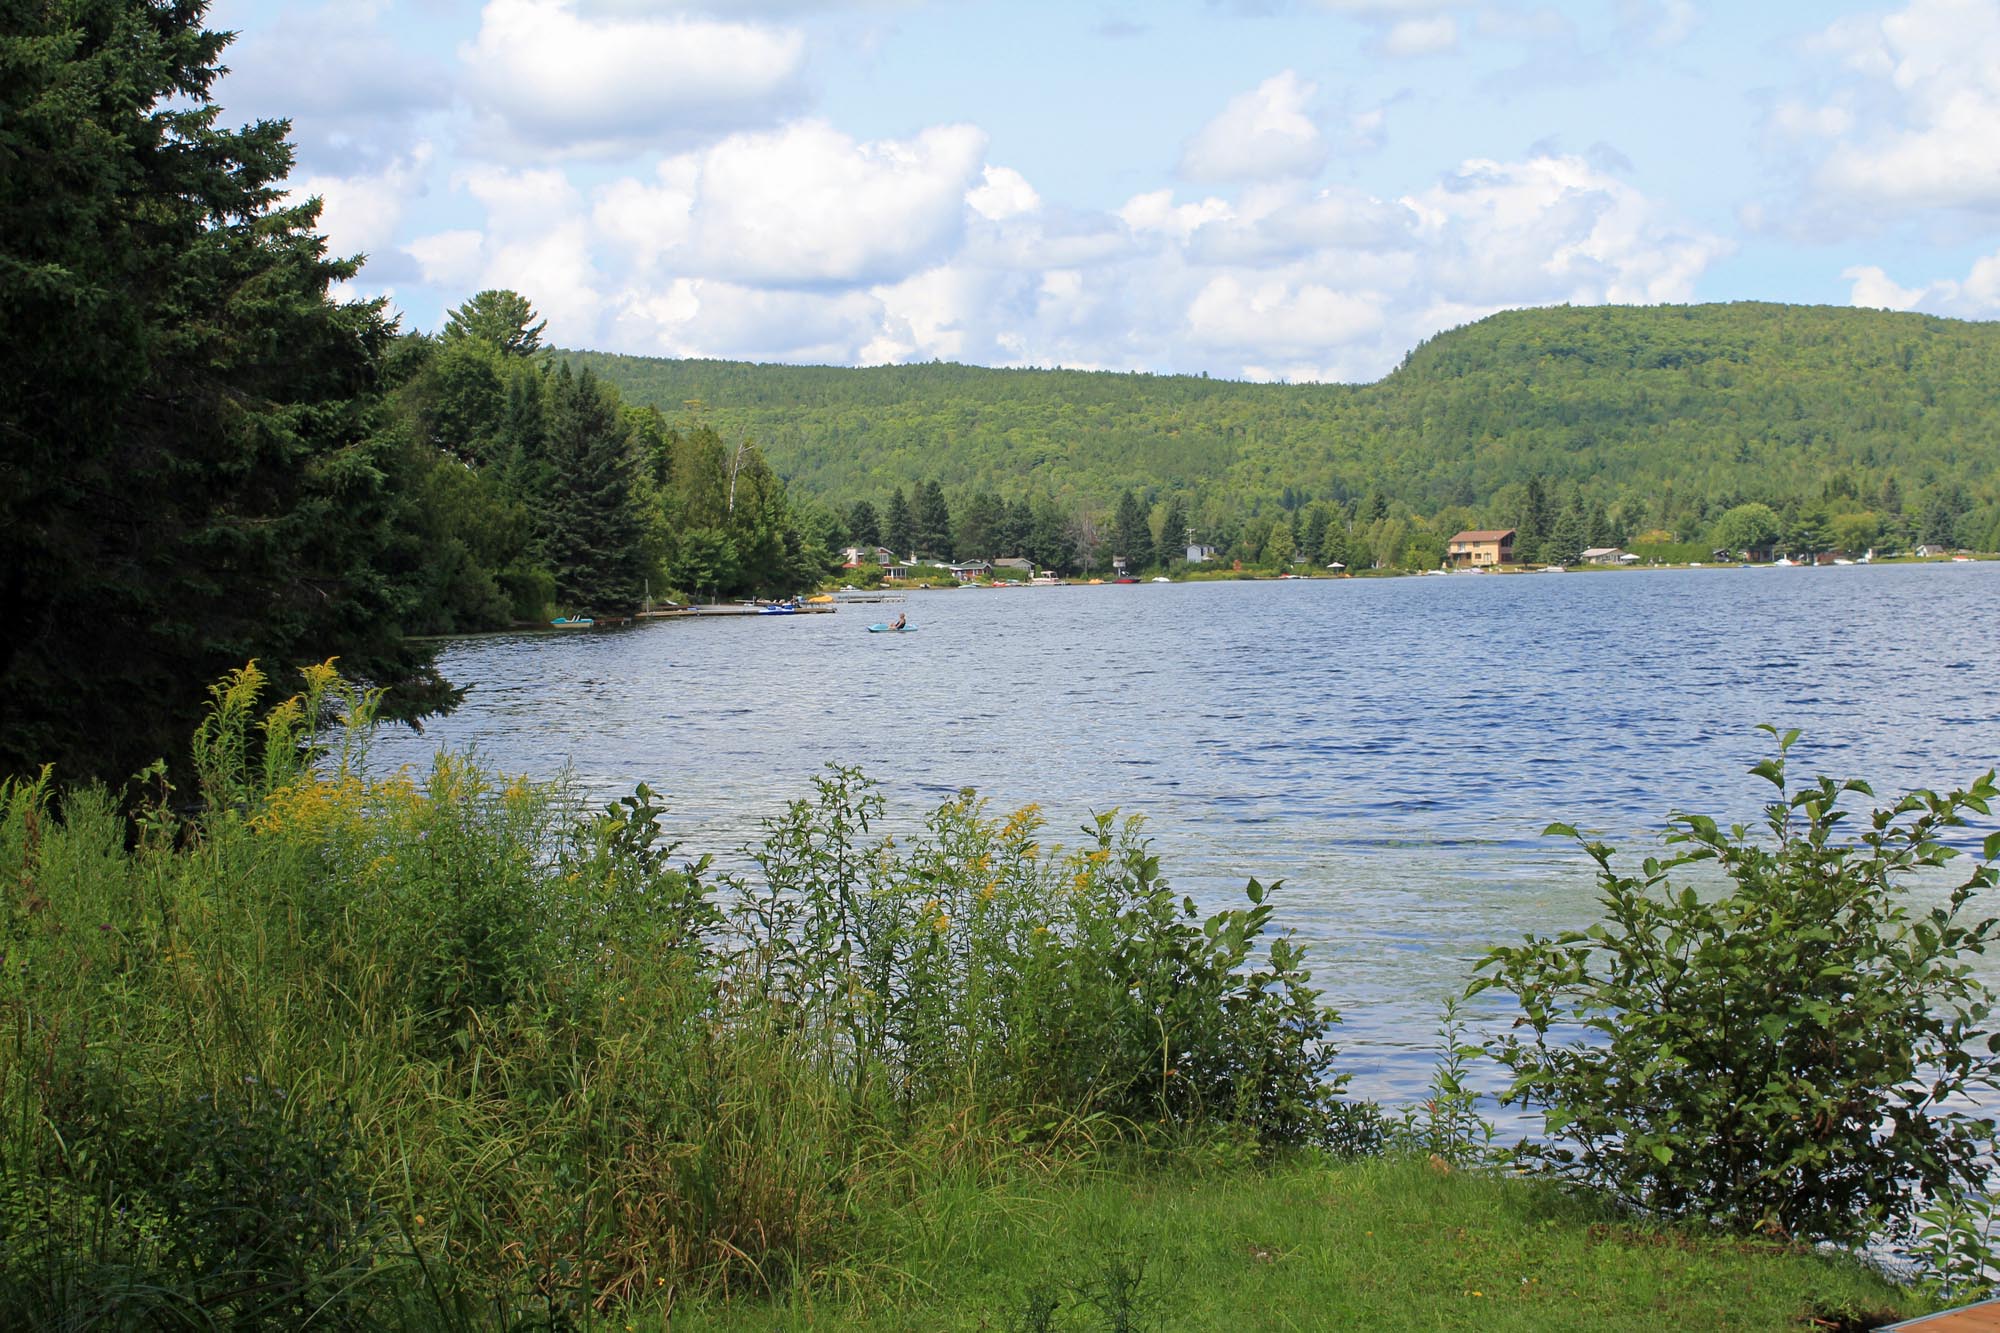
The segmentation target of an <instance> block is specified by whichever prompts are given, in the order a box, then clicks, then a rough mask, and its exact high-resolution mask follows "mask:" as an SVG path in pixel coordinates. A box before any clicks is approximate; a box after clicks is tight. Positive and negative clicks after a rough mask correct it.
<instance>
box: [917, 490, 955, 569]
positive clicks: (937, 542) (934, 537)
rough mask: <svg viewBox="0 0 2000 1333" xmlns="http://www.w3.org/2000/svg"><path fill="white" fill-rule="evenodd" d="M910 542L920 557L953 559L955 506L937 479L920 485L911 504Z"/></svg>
mask: <svg viewBox="0 0 2000 1333" xmlns="http://www.w3.org/2000/svg"><path fill="white" fill-rule="evenodd" d="M910 541H911V543H912V544H913V545H914V546H915V547H916V550H917V555H918V556H919V557H929V558H931V559H933V560H949V559H951V556H952V533H951V507H950V506H949V505H947V504H946V503H945V498H944V487H942V486H940V485H938V483H937V482H936V480H934V479H933V480H930V481H924V482H920V483H918V485H917V489H916V494H915V498H914V499H913V500H912V501H911V502H910Z"/></svg>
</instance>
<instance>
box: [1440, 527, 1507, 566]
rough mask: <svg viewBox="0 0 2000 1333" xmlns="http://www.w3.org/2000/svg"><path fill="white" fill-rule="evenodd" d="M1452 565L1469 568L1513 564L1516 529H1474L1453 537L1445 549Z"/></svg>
mask: <svg viewBox="0 0 2000 1333" xmlns="http://www.w3.org/2000/svg"><path fill="white" fill-rule="evenodd" d="M1445 551H1446V554H1447V555H1448V556H1449V558H1450V560H1451V563H1452V564H1454V565H1459V566H1464V567H1468V568H1476V567H1481V566H1485V565H1505V564H1511V563H1512V562H1513V559H1514V529H1512V528H1474V529H1471V530H1469V531H1466V532H1461V533H1459V534H1458V535H1457V536H1455V537H1453V538H1452V539H1451V541H1450V543H1449V544H1448V545H1447V546H1446V548H1445Z"/></svg>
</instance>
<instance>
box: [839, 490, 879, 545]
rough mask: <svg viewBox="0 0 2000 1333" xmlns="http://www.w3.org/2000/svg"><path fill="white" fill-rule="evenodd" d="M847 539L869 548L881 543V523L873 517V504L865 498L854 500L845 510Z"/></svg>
mask: <svg viewBox="0 0 2000 1333" xmlns="http://www.w3.org/2000/svg"><path fill="white" fill-rule="evenodd" d="M847 540H848V541H850V542H852V543H854V545H856V546H861V547H867V548H871V549H872V548H874V547H877V546H880V545H881V544H882V524H881V522H880V520H878V519H877V518H876V517H875V506H874V505H872V504H869V503H868V502H867V501H866V500H856V501H855V502H854V507H853V508H852V509H850V510H848V511H847Z"/></svg>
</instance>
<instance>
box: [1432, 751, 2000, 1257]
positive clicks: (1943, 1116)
mask: <svg viewBox="0 0 2000 1333" xmlns="http://www.w3.org/2000/svg"><path fill="white" fill-rule="evenodd" d="M1765 730H1767V731H1771V734H1772V735H1773V736H1774V737H1776V738H1777V742H1778V745H1777V751H1778V752H1777V754H1776V756H1775V757H1774V758H1771V759H1768V760H1766V761H1764V762H1762V763H1760V764H1758V765H1757V766H1756V767H1755V768H1753V769H1752V770H1751V771H1752V772H1753V773H1755V774H1756V775H1758V776H1760V777H1762V778H1764V779H1765V780H1767V781H1768V782H1770V783H1771V784H1772V786H1773V787H1775V788H1776V789H1777V796H1776V798H1775V799H1774V800H1773V801H1772V802H1771V803H1770V804H1769V805H1768V806H1767V808H1766V810H1767V818H1766V827H1767V830H1768V833H1769V838H1768V840H1760V839H1758V838H1756V837H1755V836H1753V835H1752V833H1751V832H1750V831H1748V830H1746V829H1745V828H1743V827H1742V826H1736V827H1733V828H1728V829H1723V828H1720V827H1718V826H1717V825H1716V823H1715V822H1714V821H1713V820H1711V819H1707V818H1705V817H1702V816H1699V815H1688V814H1680V815H1675V816H1674V817H1673V819H1672V820H1671V822H1670V827H1671V829H1672V831H1671V833H1670V834H1669V836H1668V838H1667V842H1668V844H1669V845H1671V846H1674V847H1677V848H1681V849H1684V850H1680V851H1678V852H1677V853H1676V854H1675V855H1673V856H1671V857H1669V858H1668V859H1666V860H1664V861H1662V860H1656V859H1651V858H1649V859H1647V860H1646V861H1645V863H1644V864H1643V866H1642V867H1641V869H1640V873H1639V874H1638V875H1636V876H1631V875H1625V874H1621V873H1619V872H1618V871H1617V870H1615V869H1614V868H1613V866H1612V857H1613V852H1612V849H1611V848H1609V847H1607V846H1605V845H1603V844H1601V843H1597V842H1589V841H1585V840H1583V839H1582V838H1581V837H1580V836H1579V835H1578V834H1577V833H1576V831H1575V830H1574V829H1571V828H1569V827H1567V826H1565V825H1552V826H1550V832H1552V833H1560V834H1565V835H1568V836H1570V837H1572V838H1577V839H1578V841H1579V842H1581V843H1582V846H1583V848H1584V851H1585V853H1586V854H1587V855H1588V856H1589V857H1590V858H1591V860H1592V861H1593V862H1595V863H1596V865H1597V869H1598V884H1599V888H1600V891H1601V894H1602V902H1603V904H1604V909H1605V920H1604V921H1603V922H1602V923H1600V924H1598V925H1594V926H1592V927H1590V928H1589V929H1588V930H1585V931H1580V932H1568V933H1564V934H1561V935H1558V936H1555V937H1553V938H1541V937H1530V938H1529V939H1527V940H1526V941H1525V942H1524V943H1523V944H1521V945H1519V946H1517V947H1513V948H1499V949H1494V950H1493V951H1491V952H1490V953H1489V954H1488V955H1487V956H1486V958H1485V959H1484V961H1482V962H1481V963H1480V964H1479V970H1480V971H1481V972H1483V973H1484V974H1485V975H1484V976H1482V977H1481V978H1479V979H1478V980H1477V981H1475V982H1474V983H1473V986H1472V988H1471V989H1472V990H1473V991H1474V992H1477V991H1480V990H1485V989H1488V988H1497V989H1499V990H1502V991H1505V992H1507V993H1508V994H1511V995H1512V996H1513V997H1514V998H1515V999H1516V1000H1517V1001H1518V1002H1519V1005H1520V1010H1521V1015H1520V1018H1519V1019H1518V1020H1517V1021H1516V1027H1515V1029H1514V1030H1513V1031H1511V1032H1507V1033H1504V1034H1502V1035H1500V1036H1498V1037H1496V1038H1495V1039H1494V1040H1493V1041H1492V1043H1491V1045H1490V1048H1489V1049H1490V1050H1491V1053H1492V1054H1493V1056H1494V1057H1495V1058H1496V1059H1498V1060H1499V1061H1500V1062H1501V1063H1502V1064H1504V1065H1505V1066H1507V1068H1508V1069H1509V1070H1510V1071H1511V1072H1512V1074H1513V1081H1512V1084H1511V1085H1510V1086H1509V1088H1508V1089H1507V1091H1506V1092H1505V1094H1503V1101H1506V1102H1511V1103H1519V1104H1525V1105H1529V1106H1537V1107H1541V1108H1543V1109H1544V1112H1545V1123H1546V1126H1547V1135H1548V1142H1547V1143H1546V1144H1533V1143H1530V1144H1525V1145H1523V1146H1522V1148H1521V1149H1520V1151H1521V1152H1522V1154H1523V1155H1524V1156H1526V1157H1527V1158H1529V1159H1531V1160H1535V1161H1538V1162H1540V1163H1543V1164H1545V1165H1547V1166H1549V1167H1551V1168H1553V1169H1554V1170H1556V1171H1558V1172H1561V1173H1563V1174H1566V1175H1568V1176H1570V1177H1573V1178H1574V1179H1577V1180H1579V1181H1582V1182H1584V1183H1586V1184H1589V1185H1592V1186H1597V1187H1600V1188H1602V1189H1604V1190H1607V1191H1609V1192H1610V1193H1611V1194H1612V1195H1614V1196H1615V1197H1617V1198H1618V1199H1620V1200H1622V1201H1623V1202H1624V1203H1626V1204H1628V1205H1630V1206H1632V1207H1634V1208H1638V1209H1641V1210H1644V1211H1647V1212H1650V1213H1654V1214H1659V1215H1662V1216H1665V1217H1670V1218H1684V1219H1690V1220H1695V1221H1700V1222H1705V1223H1713V1224H1715V1225H1718V1226H1722V1227H1726V1228H1729V1229H1731V1230H1735V1231H1752V1230H1757V1231H1764V1232H1769V1233H1774V1234H1778V1235H1782V1236H1788V1237H1797V1238H1810V1239H1836V1240H1855V1239H1859V1238H1862V1237H1865V1236H1869V1235H1874V1234H1880V1233H1887V1234H1890V1235H1900V1234H1906V1233H1907V1232H1908V1230H1909V1228H1910V1226H1911V1223H1912V1219H1913V1216H1914V1214H1915V1212H1916V1210H1917V1209H1918V1208H1919V1207H1921V1206H1922V1204H1923V1202H1924V1201H1925V1200H1926V1199H1927V1198H1935V1197H1945V1198H1948V1197H1953V1196H1955V1195H1957V1194H1959V1193H1960V1192H1963V1191H1970V1190H1973V1189H1975V1188H1976V1187H1978V1186H1979V1185H1981V1184H1982V1183H1983V1182H1984V1179H1985V1175H1986V1171H1987V1168H1988V1164H1989V1161H1990V1159H1989V1158H1988V1156H1987V1153H1988V1151H1989V1150H1990V1146H1991V1144H1992V1142H1993V1138H1994V1130H1995V1122H1994V1120H1993V1119H1992V1118H1991V1117H1989V1116H1985V1115H1980V1114H1977V1113H1975V1112H1974V1111H1973V1110H1971V1109H1969V1108H1970V1107H1971V1106H1972V1105H1973V1099H1974V1098H1976V1096H1977V1095H1978V1094H1980V1093H1982V1092H1986V1091H1989V1090H1991V1089H1993V1088H1994V1087H1995V1086H1996V1085H2000V1084H1997V1083H1996V1074H2000V1061H1996V1059H1995V1057H1994V1056H1993V1054H1992V1051H1993V1050H1994V1049H1995V1047H1996V1045H2000V1038H1993V1039H1989V1040H1982V1041H1978V1042H1975V1040H1974V1039H1975V1038H1976V1037H1981V1036H1982V1034H1983V1031H1984V1025H1985V1024H1986V1022H1987V1020H1988V1018H1989V1017H1990V1015H1991V1013H1992V1006H1993V997H1992V995H1991V993H1990V992H1989V991H1988V989H1987V988H1986V987H1985V986H1984V985H1983V984H1981V983H1980V982H1979V981H1978V980H1977V979H1975V978H1974V977H1973V975H1972V974H1971V971H1970V969H1969V968H1968V967H1967V965H1966V962H1965V957H1966V955H1968V954H1971V953H1976V952H1979V951H1981V950H1982V949H1984V947H1985V946H1986V945H1987V944H1988V943H1989V942H1990V941H1992V940H1993V938H1994V937H1995V934H1996V930H2000V922H1996V920H1995V918H1993V917H1991V916H1986V915H1982V914H1980V912H1978V911H1976V910H1974V906H1973V903H1974V899H1975V897H1977V896H1979V895H1980V894H1982V893H1983V892H1985V891H1987V890H1990V889H1992V888H1993V887H1994V885H1995V882H1996V872H1995V867H1994V864H1993V862H1994V859H1995V856H1996V853H2000V834H1996V835H1994V836H1993V837H1989V838H1988V839H1986V841H1985V845H1984V852H1983V857H1981V858H1980V859H1979V862H1978V864H1976V865H1975V866H1974V867H1973V868H1972V869H1971V871H1970V872H1969V873H1968V874H1966V875H1965V876H1964V877H1963V878H1962V879H1959V878H1958V877H1956V876H1954V877H1953V878H1954V879H1956V880H1957V882H1956V884H1955V885H1954V886H1952V887H1950V888H1949V889H1948V891H1944V892H1943V893H1942V896H1941V898H1940V899H1939V900H1938V901H1937V902H1936V903H1935V904H1934V905H1930V906H1925V905H1922V903H1921V902H1913V895H1914V892H1915V890H1917V889H1918V888H1919V887H1920V886H1921V885H1922V884H1923V883H1924V882H1925V881H1926V879H1927V877H1935V876H1941V875H1942V874H1943V873H1944V871H1945V868H1946V867H1947V863H1948V862H1950V861H1951V860H1952V859H1953V858H1954V857H1955V856H1956V855H1957V854H1958V853H1957V851H1956V849H1954V848H1953V847H1951V846H1950V845H1948V843H1947V841H1946V839H1947V837H1948V836H1949V835H1950V834H1951V832H1952V831H1953V830H1955V829H1960V828H1962V827H1964V825H1965V823H1966V816H1967V814H1968V813H1978V814H1987V813H1989V805H1990V802H1991V801H1992V799H1993V797H1994V794H1995V787H1994V775H1993V774H1992V773H1988V774H1987V775H1986V776H1984V777H1982V778H1980V779H1979V780H1978V781H1977V782H1975V783H1974V784H1973V785H1972V786H1971V787H1970V788H1968V789H1966V790H1963V791H1955V792H1952V793H1951V794H1949V795H1945V796H1940V795H1937V794H1936V793H1933V792H1929V791H1916V792H1912V793H1910V794H1909V795H1906V796H1904V797H1902V798H1901V799H1900V800H1898V801H1896V802H1895V803H1894V804H1892V805H1890V806H1888V807H1886V808H1882V809H1878V810H1875V811H1874V812H1873V813H1872V815H1870V816H1869V817H1868V818H1867V820H1866V822H1865V829H1864V831H1862V832H1861V833H1860V835H1859V836H1858V837H1856V838H1853V839H1852V840H1843V839H1842V838H1841V837H1840V835H1841V834H1842V832H1843V831H1844V830H1845V828H1846V827H1847V825H1848V821H1849V818H1850V816H1849V814H1848V812H1847V811H1845V810H1843V809H1841V808H1840V807H1841V802H1842V800H1843V798H1844V797H1845V796H1847V795H1849V794H1858V795H1862V796H1872V795H1873V793H1872V792H1870V791H1869V789H1868V787H1867V786H1866V785H1865V784H1863V783H1860V782H1845V783H1835V782H1834V781H1832V780H1831V779H1828V778H1824V777H1822V778H1819V779H1817V780H1816V781H1814V782H1813V783H1811V784H1810V785H1807V786H1803V787H1801V788H1799V789H1797V790H1793V789H1791V788H1788V787H1787V785H1786V772H1785V756H1786V752H1787V751H1788V750H1789V749H1790V748H1791V745H1792V743H1793V742H1794V741H1795V740H1796V739H1797V736H1798V733H1797V732H1788V733H1786V734H1785V735H1783V736H1782V737H1779V736H1778V735H1777V733H1776V732H1775V731H1772V730H1771V729H1770V728H1765ZM1696 866H1712V867H1714V868H1715V869H1716V870H1718V871H1719V872H1720V874H1721V876H1722V877H1723V879H1724V880H1725V881H1726V887H1725V888H1722V889H1721V890H1719V891H1716V890H1713V889H1711V890H1710V891H1706V892H1704V891H1701V890H1698V889H1696V888H1694V887H1691V886H1688V885H1686V884H1681V883H1676V875H1677V873H1678V872H1680V871H1682V870H1684V869H1689V868H1693V867H1696ZM1522 1029H1525V1030H1526V1035H1525V1036H1524V1035H1523V1033H1522Z"/></svg>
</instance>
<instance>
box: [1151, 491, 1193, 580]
mask: <svg viewBox="0 0 2000 1333" xmlns="http://www.w3.org/2000/svg"><path fill="white" fill-rule="evenodd" d="M1187 546H1188V513H1187V503H1186V502H1185V501H1183V500H1182V499H1181V497H1180V496H1178V495H1174V496H1171V497H1169V498H1168V500H1167V512H1166V514H1165V515H1164V516H1163V517H1162V518H1161V519H1160V539H1159V542H1158V544H1157V546H1156V548H1155V549H1156V551H1157V553H1158V555H1159V560H1160V563H1161V564H1162V565H1171V564H1173V563H1174V562H1175V561H1177V560H1180V559H1182V558H1183V557H1184V556H1185V555H1186V554H1187Z"/></svg>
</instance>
